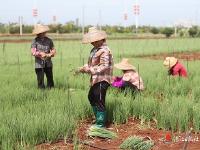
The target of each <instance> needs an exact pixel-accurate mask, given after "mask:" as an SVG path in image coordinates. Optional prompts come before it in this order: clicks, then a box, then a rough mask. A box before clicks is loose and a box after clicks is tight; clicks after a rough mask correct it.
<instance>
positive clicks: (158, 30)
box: [0, 21, 200, 38]
mask: <svg viewBox="0 0 200 150" xmlns="http://www.w3.org/2000/svg"><path fill="white" fill-rule="evenodd" d="M33 27H34V26H33V25H22V28H23V33H25V34H31V33H32V30H33ZM89 27H91V26H90V25H88V26H85V28H84V29H85V30H84V31H88V28H89ZM49 28H50V31H49V32H50V33H60V34H63V33H81V32H82V27H81V26H79V25H76V24H75V22H73V21H70V22H67V23H65V24H49ZM101 28H102V30H104V31H106V32H107V33H108V34H113V33H134V32H135V26H134V25H132V26H126V27H124V26H119V25H113V26H110V25H104V26H101ZM19 31H20V26H19V24H18V23H9V24H3V23H0V33H1V34H19ZM137 33H138V34H140V33H151V34H154V35H158V34H162V35H165V36H166V37H167V38H169V37H171V36H179V37H200V27H199V26H192V27H190V28H185V27H181V26H178V27H176V29H175V27H155V26H139V27H138V29H137Z"/></svg>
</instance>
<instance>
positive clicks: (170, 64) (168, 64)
mask: <svg viewBox="0 0 200 150" xmlns="http://www.w3.org/2000/svg"><path fill="white" fill-rule="evenodd" d="M177 61H178V60H177V59H175V60H172V61H170V62H169V61H164V62H163V65H164V66H165V67H167V68H172V67H173V66H174V65H175V64H176V63H177Z"/></svg>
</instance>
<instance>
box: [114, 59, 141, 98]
mask: <svg viewBox="0 0 200 150" xmlns="http://www.w3.org/2000/svg"><path fill="white" fill-rule="evenodd" d="M114 67H115V68H117V69H120V70H122V72H123V76H122V77H114V78H113V83H112V86H114V87H117V88H120V89H121V90H122V91H125V90H127V89H129V90H132V92H133V93H134V92H136V91H141V90H144V85H143V81H142V78H141V77H140V76H139V74H138V72H137V71H136V68H135V67H134V66H133V65H131V64H130V63H129V60H128V59H127V58H123V59H122V61H121V62H120V63H118V64H115V65H114ZM125 92H126V91H125ZM126 94H127V93H126Z"/></svg>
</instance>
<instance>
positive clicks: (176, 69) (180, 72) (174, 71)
mask: <svg viewBox="0 0 200 150" xmlns="http://www.w3.org/2000/svg"><path fill="white" fill-rule="evenodd" d="M169 74H170V75H172V76H181V77H187V70H186V69H185V67H184V66H183V65H182V64H181V63H180V62H177V63H176V64H175V65H174V66H173V67H172V68H171V69H170V70H169Z"/></svg>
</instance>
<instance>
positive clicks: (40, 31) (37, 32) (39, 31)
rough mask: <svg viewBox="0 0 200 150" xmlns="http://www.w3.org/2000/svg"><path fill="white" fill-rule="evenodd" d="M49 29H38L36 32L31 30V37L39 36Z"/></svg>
mask: <svg viewBox="0 0 200 150" xmlns="http://www.w3.org/2000/svg"><path fill="white" fill-rule="evenodd" d="M49 30H50V29H49V27H46V28H44V29H40V30H38V29H36V30H33V33H32V34H33V35H37V34H40V33H44V32H47V31H49Z"/></svg>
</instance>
